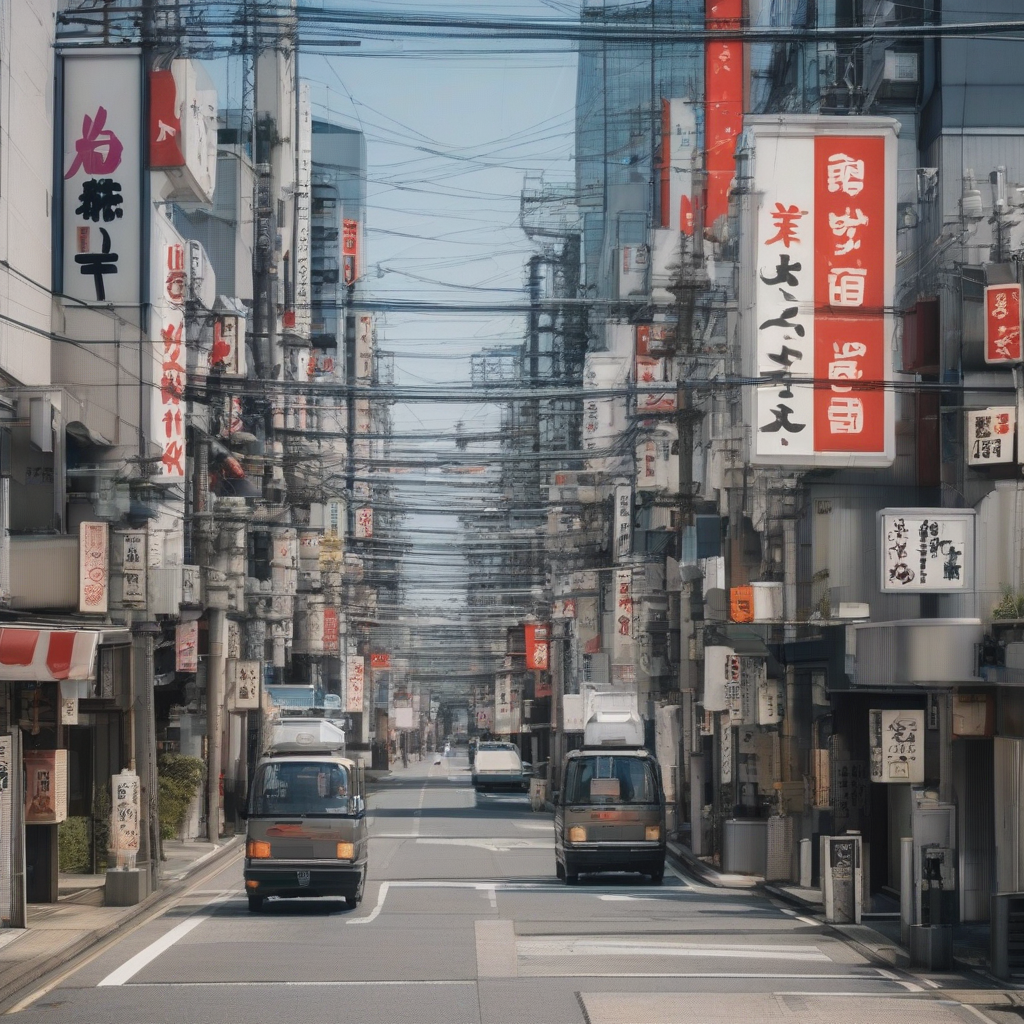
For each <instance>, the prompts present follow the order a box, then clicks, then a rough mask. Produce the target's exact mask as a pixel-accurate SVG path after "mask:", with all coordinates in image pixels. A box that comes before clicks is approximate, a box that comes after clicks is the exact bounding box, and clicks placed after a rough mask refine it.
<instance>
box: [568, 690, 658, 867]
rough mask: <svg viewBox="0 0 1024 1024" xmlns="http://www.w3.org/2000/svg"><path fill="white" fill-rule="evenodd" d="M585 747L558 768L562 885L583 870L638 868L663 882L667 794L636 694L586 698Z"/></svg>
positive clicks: (599, 694) (608, 693) (596, 693)
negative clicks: (647, 745)
mask: <svg viewBox="0 0 1024 1024" xmlns="http://www.w3.org/2000/svg"><path fill="white" fill-rule="evenodd" d="M586 703H587V714H588V717H587V721H586V724H585V726H584V731H583V748H582V749H581V750H572V751H570V752H569V753H568V754H567V755H566V756H565V760H564V761H563V764H562V789H561V792H560V794H559V798H558V803H557V804H556V807H555V870H556V873H557V875H558V877H559V878H561V879H562V880H563V881H565V883H566V884H567V885H574V884H575V883H576V882H577V881H578V879H579V876H580V874H581V873H585V872H597V871H636V872H640V873H642V874H645V875H647V877H648V878H649V880H650V882H651V883H652V884H653V885H660V884H661V880H662V878H663V876H664V874H665V792H664V789H663V787H662V783H661V769H660V766H659V765H658V762H657V760H656V759H655V757H654V755H653V754H652V753H651V752H650V751H648V750H646V749H645V748H644V728H643V722H642V721H641V719H640V714H639V711H638V708H637V698H636V694H635V693H629V692H623V691H606V692H601V691H594V692H591V693H589V694H588V697H587V702H586Z"/></svg>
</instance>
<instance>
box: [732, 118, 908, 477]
mask: <svg viewBox="0 0 1024 1024" xmlns="http://www.w3.org/2000/svg"><path fill="white" fill-rule="evenodd" d="M836 120H837V119H835V118H813V117H794V118H789V119H784V120H782V121H779V120H775V121H773V123H771V124H768V123H766V122H763V121H761V119H758V118H754V119H752V128H753V133H754V137H755V187H756V189H757V191H758V192H759V193H760V196H761V199H760V207H759V209H758V213H757V227H756V239H757V243H756V257H755V259H756V265H755V266H754V267H753V268H752V271H753V274H752V277H753V282H754V284H753V300H754V311H753V318H752V323H751V326H750V331H751V333H752V335H753V339H754V340H753V346H752V353H753V362H754V365H753V370H754V373H755V374H756V376H757V377H758V378H759V382H760V383H759V384H758V386H757V388H756V389H755V400H754V410H753V417H752V419H753V432H754V443H753V456H754V458H755V461H758V462H760V463H762V464H770V465H795V466H808V467H809V466H816V465H824V466H827V465H842V466H848V465H852V464H858V463H859V464H864V465H874V466H885V465H889V464H890V463H891V462H892V458H893V452H894V436H895V435H894V416H893V399H892V395H891V393H890V390H889V388H888V387H887V385H888V382H889V380H890V378H891V372H892V371H891V356H890V351H889V344H888V342H887V338H888V336H889V333H890V332H889V328H890V326H891V323H890V316H889V314H888V312H887V310H888V309H889V308H890V307H891V305H892V294H893V284H894V275H895V264H894V262H893V259H892V251H893V248H894V245H895V242H894V239H893V231H894V225H893V208H894V204H895V199H894V194H895V193H894V190H895V134H894V131H893V127H892V124H893V123H892V122H891V121H888V120H883V119H878V118H875V119H865V120H864V121H863V122H861V123H859V124H858V126H857V127H858V128H859V129H860V130H859V131H856V132H853V131H850V129H849V120H848V119H842V120H843V121H844V131H843V134H842V135H839V134H832V132H834V131H835V130H836V126H835V121H836ZM780 168H785V171H784V173H782V172H780Z"/></svg>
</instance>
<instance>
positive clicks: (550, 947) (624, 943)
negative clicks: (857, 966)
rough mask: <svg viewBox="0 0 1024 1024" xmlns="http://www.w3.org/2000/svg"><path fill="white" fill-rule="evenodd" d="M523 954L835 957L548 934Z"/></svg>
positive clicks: (790, 949)
mask: <svg viewBox="0 0 1024 1024" xmlns="http://www.w3.org/2000/svg"><path fill="white" fill-rule="evenodd" d="M518 950H519V955H520V956H521V957H545V958H549V957H562V956H666V957H675V956H685V957H700V958H705V957H707V958H715V959H720V958H725V959H736V960H740V959H742V960H747V959H749V960H794V961H815V962H818V963H820V962H822V961H823V962H825V963H831V962H832V959H831V957H829V956H827V955H826V954H825V953H822V952H821V950H820V949H818V948H817V947H816V946H775V945H773V946H748V945H735V946H732V945H730V946H723V945H717V946H716V945H704V944H695V943H682V942H679V943H675V942H664V941H659V940H657V939H641V938H610V937H609V938H596V937H589V938H586V937H577V936H557V935H552V936H545V937H544V938H533V939H520V940H519V942H518Z"/></svg>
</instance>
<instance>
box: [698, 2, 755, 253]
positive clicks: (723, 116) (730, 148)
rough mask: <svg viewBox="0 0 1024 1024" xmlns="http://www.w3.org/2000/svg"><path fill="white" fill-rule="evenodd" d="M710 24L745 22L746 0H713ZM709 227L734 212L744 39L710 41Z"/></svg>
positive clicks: (706, 72)
mask: <svg viewBox="0 0 1024 1024" xmlns="http://www.w3.org/2000/svg"><path fill="white" fill-rule="evenodd" d="M704 19H705V26H706V27H707V28H708V29H712V30H713V29H729V28H733V29H735V28H739V27H740V26H741V25H742V24H743V0H707V3H706V4H705V15H704ZM704 81H705V83H706V85H705V100H704V137H705V150H706V154H705V159H704V164H705V171H706V180H707V184H706V192H705V195H706V198H705V215H704V219H705V230H708V231H710V232H712V235H711V237H717V236H716V235H714V231H715V225H716V222H717V221H719V220H720V218H724V217H725V216H726V214H728V212H729V191H730V189H731V187H732V181H733V178H734V177H735V176H736V164H735V160H734V155H735V152H736V142H737V140H738V139H739V137H740V133H741V132H742V130H743V88H744V84H745V83H744V76H743V44H742V43H741V42H740V41H739V40H738V39H721V40H719V39H714V40H709V41H708V42H707V43H706V44H705V47H704Z"/></svg>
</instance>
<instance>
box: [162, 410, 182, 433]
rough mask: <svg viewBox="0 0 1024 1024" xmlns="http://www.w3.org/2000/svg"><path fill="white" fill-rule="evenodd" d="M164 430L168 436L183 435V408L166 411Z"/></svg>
mask: <svg viewBox="0 0 1024 1024" xmlns="http://www.w3.org/2000/svg"><path fill="white" fill-rule="evenodd" d="M164 432H165V433H166V434H167V436H168V437H181V410H180V409H175V410H174V412H171V410H170V409H168V410H167V412H165V413H164Z"/></svg>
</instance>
